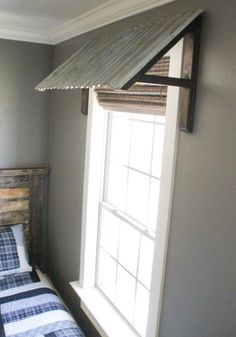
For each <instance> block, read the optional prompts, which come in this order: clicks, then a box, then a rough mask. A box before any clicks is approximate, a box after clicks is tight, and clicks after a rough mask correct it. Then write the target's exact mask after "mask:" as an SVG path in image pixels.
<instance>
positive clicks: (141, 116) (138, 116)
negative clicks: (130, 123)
mask: <svg viewBox="0 0 236 337" xmlns="http://www.w3.org/2000/svg"><path fill="white" fill-rule="evenodd" d="M130 118H132V119H135V120H139V121H149V122H153V121H154V120H155V115H148V114H140V113H137V114H135V113H131V114H130Z"/></svg>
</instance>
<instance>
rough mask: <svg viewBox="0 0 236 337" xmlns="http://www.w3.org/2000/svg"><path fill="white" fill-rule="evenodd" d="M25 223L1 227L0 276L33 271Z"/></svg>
mask: <svg viewBox="0 0 236 337" xmlns="http://www.w3.org/2000/svg"><path fill="white" fill-rule="evenodd" d="M31 270H32V268H31V267H30V265H29V263H28V258H27V253H26V249H25V241H24V231H23V225H21V224H20V225H14V226H9V227H2V228H0V276H4V275H9V274H15V273H20V272H26V271H31Z"/></svg>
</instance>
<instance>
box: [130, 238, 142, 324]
mask: <svg viewBox="0 0 236 337" xmlns="http://www.w3.org/2000/svg"><path fill="white" fill-rule="evenodd" d="M141 240H142V234H141V233H139V247H138V261H137V268H136V277H135V294H134V311H133V319H132V323H134V319H135V309H136V301H137V288H138V281H139V280H138V271H139V259H140V251H141Z"/></svg>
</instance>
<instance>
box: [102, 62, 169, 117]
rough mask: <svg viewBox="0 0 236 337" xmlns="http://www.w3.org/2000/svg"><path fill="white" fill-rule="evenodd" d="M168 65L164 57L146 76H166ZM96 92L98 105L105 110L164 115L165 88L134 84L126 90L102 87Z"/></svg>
mask: <svg viewBox="0 0 236 337" xmlns="http://www.w3.org/2000/svg"><path fill="white" fill-rule="evenodd" d="M169 63H170V58H169V56H165V57H163V58H162V59H161V60H160V61H159V62H157V63H156V64H155V65H154V66H153V67H152V68H151V69H150V70H149V71H148V72H147V74H148V75H158V76H168V74H169ZM96 92H97V98H98V102H99V104H100V105H101V106H102V107H103V108H104V109H107V110H114V111H125V112H139V113H141V112H146V113H147V112H148V113H152V114H159V115H164V114H165V109H166V97H167V86H163V85H158V84H150V83H139V82H136V83H135V84H134V85H133V86H131V87H130V88H129V89H128V90H115V89H112V88H109V87H105V86H103V87H98V88H96Z"/></svg>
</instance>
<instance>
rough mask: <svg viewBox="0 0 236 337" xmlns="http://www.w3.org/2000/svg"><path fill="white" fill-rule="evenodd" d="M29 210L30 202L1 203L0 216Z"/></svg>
mask: <svg viewBox="0 0 236 337" xmlns="http://www.w3.org/2000/svg"><path fill="white" fill-rule="evenodd" d="M27 209H29V200H25V199H23V200H18V201H0V214H2V213H4V212H11V211H24V210H27Z"/></svg>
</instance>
